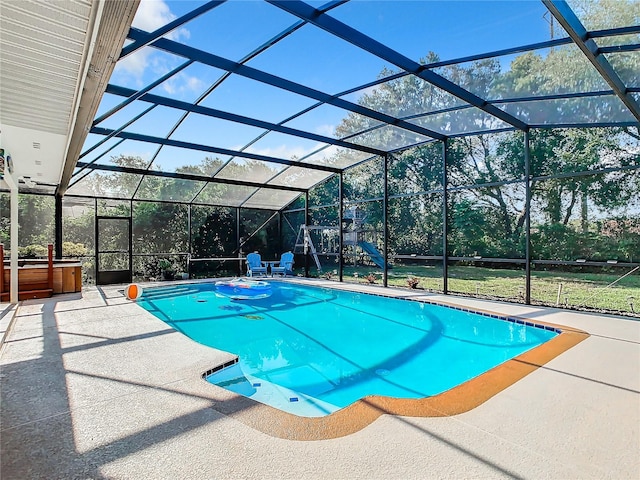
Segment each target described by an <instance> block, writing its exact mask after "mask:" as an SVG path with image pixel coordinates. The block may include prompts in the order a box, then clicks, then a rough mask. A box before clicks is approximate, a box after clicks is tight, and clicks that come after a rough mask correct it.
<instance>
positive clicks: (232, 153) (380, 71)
mask: <svg viewBox="0 0 640 480" xmlns="http://www.w3.org/2000/svg"><path fill="white" fill-rule="evenodd" d="M639 102H640V2H638V1H633V0H613V1H609V0H601V1H599V2H597V1H594V0H585V1H582V0H570V1H567V2H565V1H559V0H543V1H466V2H461V1H360V0H352V1H331V2H329V3H321V2H309V3H304V2H301V1H296V0H287V1H276V0H269V1H233V0H230V1H208V2H204V1H203V2H192V1H188V2H186V1H174V2H172V1H168V0H165V1H160V0H151V1H146V0H143V1H142V2H141V3H140V6H139V7H138V11H137V14H136V17H135V19H134V21H133V25H132V27H131V29H130V30H129V33H128V35H127V40H126V41H125V43H124V46H123V48H122V51H121V53H120V56H119V59H118V61H117V64H116V66H115V69H114V71H113V74H112V75H111V77H110V80H109V83H108V85H107V86H106V91H105V93H104V96H103V97H102V101H101V103H100V106H99V108H98V112H97V115H96V117H95V119H94V120H93V122H92V124H91V126H90V130H89V132H88V135H87V137H86V141H85V143H84V146H83V148H82V152H81V153H80V155H79V159H78V161H77V165H76V168H75V170H74V172H73V175H72V176H71V179H70V181H69V182H68V185H61V189H62V190H63V191H64V192H65V193H66V194H67V195H79V196H95V197H106V198H117V199H133V200H142V201H144V200H154V201H170V202H184V203H193V204H202V205H222V206H232V207H251V208H268V209H280V208H283V207H284V206H286V205H287V204H289V203H290V202H291V201H293V200H294V199H295V198H297V197H298V196H299V195H300V194H301V193H303V192H305V191H307V190H308V189H310V188H311V187H313V186H314V185H316V184H318V183H319V182H322V181H324V180H325V179H327V178H328V177H330V176H332V175H334V174H336V173H339V172H342V171H344V170H345V169H348V168H350V167H353V166H355V165H358V164H360V163H362V162H366V161H367V160H369V159H371V158H376V157H380V156H384V155H386V154H389V153H394V152H398V151H402V150H404V149H407V148H412V147H415V146H419V145H422V144H425V143H429V142H434V141H443V140H446V139H450V138H455V137H459V136H468V135H476V134H486V133H492V132H503V131H509V130H513V131H527V130H529V129H537V128H563V127H576V128H582V127H585V128H588V127H595V126H638V125H639V123H640V107H639Z"/></svg>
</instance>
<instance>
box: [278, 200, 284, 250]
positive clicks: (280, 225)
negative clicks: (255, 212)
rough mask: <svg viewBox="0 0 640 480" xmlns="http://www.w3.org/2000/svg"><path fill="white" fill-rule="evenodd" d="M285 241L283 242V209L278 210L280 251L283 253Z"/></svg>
mask: <svg viewBox="0 0 640 480" xmlns="http://www.w3.org/2000/svg"><path fill="white" fill-rule="evenodd" d="M283 245H284V243H283V242H282V210H280V211H279V212H278V251H279V252H280V253H282V251H283V250H284V249H283V248H282V247H283Z"/></svg>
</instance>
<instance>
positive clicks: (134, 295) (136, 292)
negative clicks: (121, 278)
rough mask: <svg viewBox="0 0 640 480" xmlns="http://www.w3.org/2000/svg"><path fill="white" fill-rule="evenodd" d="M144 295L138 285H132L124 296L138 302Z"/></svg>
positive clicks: (125, 291) (128, 286) (126, 289)
mask: <svg viewBox="0 0 640 480" xmlns="http://www.w3.org/2000/svg"><path fill="white" fill-rule="evenodd" d="M140 295H142V287H141V286H140V285H138V284H137V283H131V284H129V285H127V288H125V289H124V296H125V297H127V300H137V299H138V298H140Z"/></svg>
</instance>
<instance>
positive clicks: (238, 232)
mask: <svg viewBox="0 0 640 480" xmlns="http://www.w3.org/2000/svg"><path fill="white" fill-rule="evenodd" d="M236 251H237V252H238V258H242V244H241V240H240V207H236ZM241 275H242V262H241V261H240V260H238V276H241Z"/></svg>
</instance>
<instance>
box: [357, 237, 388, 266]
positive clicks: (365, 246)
mask: <svg viewBox="0 0 640 480" xmlns="http://www.w3.org/2000/svg"><path fill="white" fill-rule="evenodd" d="M358 246H359V247H360V248H362V250H364V251H365V252H367V255H369V256H370V257H371V261H372V262H373V263H375V264H376V265H377V266H378V267H380V268H384V258H383V257H382V254H381V253H380V252H379V251H378V249H377V248H376V247H375V246H374V245H373V244H372V243H369V242H358ZM388 267H389V268H391V265H388Z"/></svg>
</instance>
